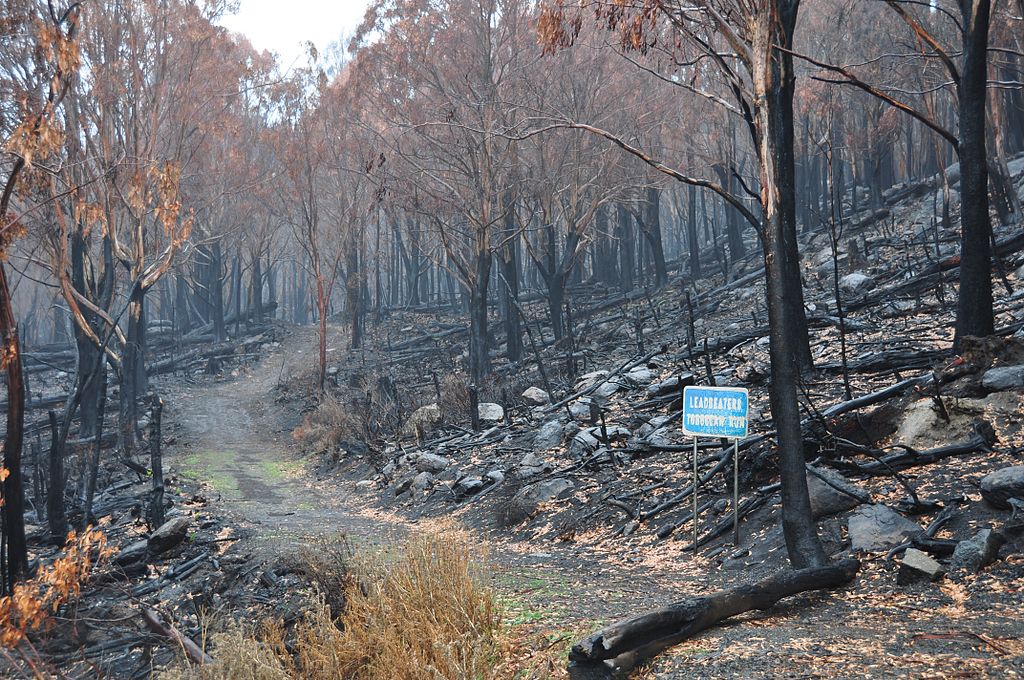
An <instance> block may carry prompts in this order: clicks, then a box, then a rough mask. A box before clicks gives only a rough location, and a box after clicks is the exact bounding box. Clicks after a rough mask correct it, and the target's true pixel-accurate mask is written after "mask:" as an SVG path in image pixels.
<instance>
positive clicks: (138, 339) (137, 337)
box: [118, 281, 146, 455]
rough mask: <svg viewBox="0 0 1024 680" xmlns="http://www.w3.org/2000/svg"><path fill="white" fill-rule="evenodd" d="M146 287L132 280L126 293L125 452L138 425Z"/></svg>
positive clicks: (133, 441) (132, 444) (131, 448)
mask: <svg viewBox="0 0 1024 680" xmlns="http://www.w3.org/2000/svg"><path fill="white" fill-rule="evenodd" d="M145 299H146V290H145V289H144V288H143V287H142V285H141V284H139V282H138V281H136V282H135V283H134V284H133V285H132V289H131V292H130V293H129V296H128V321H127V326H128V328H127V332H126V334H125V340H126V341H125V345H124V350H123V355H122V359H121V367H120V368H121V370H120V375H119V376H118V377H119V379H120V399H121V432H120V436H121V447H122V450H123V451H124V453H125V454H126V455H130V454H132V453H134V452H135V448H136V444H137V440H136V437H137V433H138V427H139V412H138V399H139V395H140V394H141V392H142V390H144V389H145V386H144V385H145V384H144V382H142V381H140V380H139V371H140V370H141V371H142V372H143V373H145V370H146V362H145V344H144V343H145V325H146V320H145V313H144V309H143V305H144V302H145Z"/></svg>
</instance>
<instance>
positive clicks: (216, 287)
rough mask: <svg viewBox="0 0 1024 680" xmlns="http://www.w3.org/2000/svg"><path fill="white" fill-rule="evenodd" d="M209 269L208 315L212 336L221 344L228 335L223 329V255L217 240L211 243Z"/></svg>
mask: <svg viewBox="0 0 1024 680" xmlns="http://www.w3.org/2000/svg"><path fill="white" fill-rule="evenodd" d="M210 269H211V271H210V282H209V286H210V288H211V290H210V296H211V298H212V299H211V301H210V302H211V304H210V314H211V315H212V316H213V318H212V319H211V321H212V322H213V334H214V336H215V337H216V338H217V342H222V341H224V340H225V339H226V338H227V336H228V333H227V329H225V328H224V276H223V271H224V254H223V252H222V251H221V247H220V241H219V240H218V241H214V243H213V262H212V265H211V267H210Z"/></svg>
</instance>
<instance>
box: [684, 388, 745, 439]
mask: <svg viewBox="0 0 1024 680" xmlns="http://www.w3.org/2000/svg"><path fill="white" fill-rule="evenodd" d="M683 432H684V433H686V434H688V435H690V436H691V437H726V438H729V439H740V438H742V437H746V436H747V390H746V389H745V388H742V387H686V388H684V389H683Z"/></svg>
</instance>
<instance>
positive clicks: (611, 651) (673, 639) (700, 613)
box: [569, 559, 860, 680]
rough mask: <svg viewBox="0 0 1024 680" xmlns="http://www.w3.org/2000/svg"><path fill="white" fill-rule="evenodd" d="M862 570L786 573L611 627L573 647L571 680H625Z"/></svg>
mask: <svg viewBox="0 0 1024 680" xmlns="http://www.w3.org/2000/svg"><path fill="white" fill-rule="evenodd" d="M859 569H860V562H859V561H858V560H854V559H847V560H842V561H840V562H836V563H834V564H829V565H826V566H823V567H811V568H808V569H799V570H796V571H790V570H785V571H781V572H779V573H777V574H774V575H772V576H769V577H768V578H766V579H763V580H761V581H758V582H757V583H753V584H749V585H741V586H735V587H733V588H729V589H726V590H720V591H718V592H717V593H714V594H712V595H706V596H703V597H691V598H687V599H685V600H680V601H679V602H675V603H673V604H670V605H668V606H667V607H663V608H661V609H655V610H653V611H650V612H647V613H646V614H641V615H640V616H636V617H633V618H630V619H624V620H622V621H618V622H616V623H613V624H611V625H610V626H606V627H604V628H602V629H601V630H599V631H597V632H596V633H594V634H592V635H590V636H588V637H586V638H584V639H583V640H581V641H579V642H577V643H576V644H575V645H573V646H572V650H571V651H570V652H569V659H570V664H569V677H571V678H575V679H577V680H580V679H583V678H587V679H589V678H614V677H624V676H625V674H626V673H628V672H629V671H630V670H631V669H632V668H635V667H636V666H637V665H638V664H640V663H643V662H644V661H646V660H648V659H650V658H652V657H654V656H655V655H657V654H659V653H660V652H662V651H664V650H666V649H668V648H669V647H672V646H673V645H676V644H678V643H680V642H682V641H683V640H686V639H687V638H691V637H693V636H694V635H696V634H697V633H700V632H701V631H703V630H705V629H707V628H710V627H711V626H713V625H715V624H716V623H718V622H719V621H722V620H724V619H727V618H729V617H731V616H736V615H737V614H742V613H743V612H746V611H750V610H752V609H760V610H765V609H768V608H769V607H771V606H772V605H774V604H775V603H776V602H778V601H779V600H781V599H782V598H784V597H789V596H791V595H796V594H798V593H802V592H805V591H808V590H822V589H825V588H836V587H838V586H841V585H844V584H846V583H849V582H850V581H851V580H853V577H854V576H856V574H857V571H858V570H859Z"/></svg>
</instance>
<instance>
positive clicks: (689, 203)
mask: <svg viewBox="0 0 1024 680" xmlns="http://www.w3.org/2000/svg"><path fill="white" fill-rule="evenodd" d="M686 245H687V247H688V248H689V250H690V278H692V279H693V280H694V281H697V280H699V279H700V278H701V276H702V275H703V274H702V272H701V266H700V242H699V240H698V239H697V187H695V186H693V185H692V184H691V185H690V187H689V191H687V196H686Z"/></svg>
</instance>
